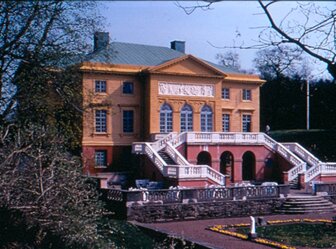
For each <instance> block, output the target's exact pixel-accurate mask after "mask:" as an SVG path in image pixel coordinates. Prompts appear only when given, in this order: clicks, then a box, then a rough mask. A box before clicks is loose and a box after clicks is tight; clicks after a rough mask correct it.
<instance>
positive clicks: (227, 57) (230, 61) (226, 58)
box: [216, 50, 240, 69]
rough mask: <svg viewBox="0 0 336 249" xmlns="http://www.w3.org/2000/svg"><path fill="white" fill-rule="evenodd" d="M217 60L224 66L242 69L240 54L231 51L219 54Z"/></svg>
mask: <svg viewBox="0 0 336 249" xmlns="http://www.w3.org/2000/svg"><path fill="white" fill-rule="evenodd" d="M216 59H217V60H218V62H219V63H220V64H222V65H224V66H228V67H233V68H236V69H240V59H239V54H238V53H237V52H236V51H233V50H230V51H228V52H225V53H224V54H217V55H216Z"/></svg>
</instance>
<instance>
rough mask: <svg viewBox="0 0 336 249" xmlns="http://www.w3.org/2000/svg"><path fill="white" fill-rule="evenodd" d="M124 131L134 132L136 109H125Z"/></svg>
mask: <svg viewBox="0 0 336 249" xmlns="http://www.w3.org/2000/svg"><path fill="white" fill-rule="evenodd" d="M123 132H125V133H132V132H134V111H133V110H124V111H123Z"/></svg>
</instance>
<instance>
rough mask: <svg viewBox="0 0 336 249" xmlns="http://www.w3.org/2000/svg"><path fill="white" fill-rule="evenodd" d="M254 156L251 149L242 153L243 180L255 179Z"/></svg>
mask: <svg viewBox="0 0 336 249" xmlns="http://www.w3.org/2000/svg"><path fill="white" fill-rule="evenodd" d="M255 163H256V160H255V156H254V154H253V153H252V152H251V151H247V152H245V153H244V155H243V164H242V171H243V172H242V173H243V174H242V175H243V181H250V180H255Z"/></svg>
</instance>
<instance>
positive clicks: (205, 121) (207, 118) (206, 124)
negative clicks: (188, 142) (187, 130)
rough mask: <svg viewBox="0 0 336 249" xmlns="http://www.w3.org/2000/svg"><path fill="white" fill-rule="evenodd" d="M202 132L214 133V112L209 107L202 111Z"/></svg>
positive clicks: (203, 108)
mask: <svg viewBox="0 0 336 249" xmlns="http://www.w3.org/2000/svg"><path fill="white" fill-rule="evenodd" d="M201 131H212V110H211V107H210V106H207V105H205V106H203V107H202V110H201Z"/></svg>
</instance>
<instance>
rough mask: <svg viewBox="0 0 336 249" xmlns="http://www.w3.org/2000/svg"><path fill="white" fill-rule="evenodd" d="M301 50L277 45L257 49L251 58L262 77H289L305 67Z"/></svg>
mask: <svg viewBox="0 0 336 249" xmlns="http://www.w3.org/2000/svg"><path fill="white" fill-rule="evenodd" d="M303 61H304V59H303V55H302V51H301V50H299V49H295V48H291V47H289V46H285V45H283V46H277V47H270V48H266V49H262V50H259V51H258V52H257V53H256V57H255V59H254V60H253V62H254V64H255V66H256V69H257V70H258V71H259V73H260V74H261V76H262V77H263V78H264V79H267V80H269V79H274V78H280V77H281V76H287V77H290V76H291V75H294V74H297V73H298V72H299V71H302V68H301V67H302V66H304V67H306V64H305V63H304V64H303V63H302V62H303Z"/></svg>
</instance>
